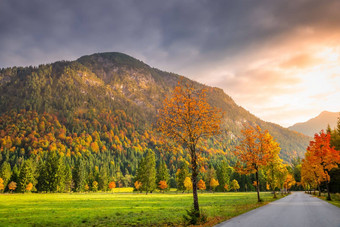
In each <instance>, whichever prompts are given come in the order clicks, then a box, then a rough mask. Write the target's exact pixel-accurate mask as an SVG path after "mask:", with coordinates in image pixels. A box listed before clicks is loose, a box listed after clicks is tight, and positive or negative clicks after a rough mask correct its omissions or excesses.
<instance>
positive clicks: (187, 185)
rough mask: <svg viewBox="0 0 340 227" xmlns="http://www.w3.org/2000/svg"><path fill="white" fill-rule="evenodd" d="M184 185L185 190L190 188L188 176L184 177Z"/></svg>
mask: <svg viewBox="0 0 340 227" xmlns="http://www.w3.org/2000/svg"><path fill="white" fill-rule="evenodd" d="M184 187H185V189H186V190H187V191H190V190H191V189H192V183H191V180H190V178H189V177H186V178H185V180H184Z"/></svg>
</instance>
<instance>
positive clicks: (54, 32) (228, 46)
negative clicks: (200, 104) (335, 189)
mask: <svg viewBox="0 0 340 227" xmlns="http://www.w3.org/2000/svg"><path fill="white" fill-rule="evenodd" d="M339 9H340V1H339V0H327V1H320V0H294V1H284V0H281V1H278V0H258V1H254V0H234V1H230V0H220V1H219V0H167V1H159V0H143V1H140V0H120V1H116V0H92V1H90V0H72V1H71V0H58V1H55V0H30V1H27V0H0V31H1V32H0V67H1V68H3V67H12V66H29V65H39V64H43V63H44V64H45V63H52V62H54V61H58V60H75V59H77V58H79V57H80V56H83V55H89V54H92V53H98V52H122V53H126V54H128V55H131V56H133V57H135V58H138V59H140V60H142V61H143V62H145V63H147V64H148V65H150V66H152V67H156V68H159V69H162V70H165V71H168V72H174V73H177V74H180V75H183V76H186V77H189V78H191V79H193V80H196V81H198V82H201V83H204V84H206V85H210V86H214V87H219V88H222V89H223V90H224V91H225V92H226V93H227V94H228V95H230V96H231V97H232V98H233V99H234V100H235V102H236V103H237V104H238V105H240V106H242V107H244V108H245V109H247V110H249V111H250V112H251V113H253V114H255V115H256V116H257V117H260V118H261V119H263V120H265V121H270V122H274V123H277V124H280V125H282V126H284V127H288V126H290V125H293V124H294V123H296V122H303V121H307V120H308V119H310V118H312V117H315V116H317V115H318V114H319V113H320V112H322V111H324V110H327V111H332V112H339V111H340V13H339Z"/></svg>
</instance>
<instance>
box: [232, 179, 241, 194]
mask: <svg viewBox="0 0 340 227" xmlns="http://www.w3.org/2000/svg"><path fill="white" fill-rule="evenodd" d="M239 188H240V185H239V184H238V181H237V180H236V179H234V180H232V181H231V183H230V189H233V190H234V191H235V192H236V191H237V190H238V189H239Z"/></svg>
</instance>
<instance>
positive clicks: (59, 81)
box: [0, 53, 310, 160]
mask: <svg viewBox="0 0 340 227" xmlns="http://www.w3.org/2000/svg"><path fill="white" fill-rule="evenodd" d="M179 78H180V76H179V75H177V74H174V73H168V72H164V71H161V70H158V69H155V68H152V67H150V66H148V65H146V64H145V63H143V62H141V61H139V60H137V59H135V58H132V57H130V56H128V55H125V54H122V53H98V54H93V55H89V56H83V57H81V58H79V59H77V60H76V61H70V62H68V61H61V62H55V63H53V64H47V65H40V66H39V67H12V68H5V69H1V70H0V114H4V113H8V111H10V110H13V109H14V110H17V111H20V110H21V109H25V110H34V111H37V112H38V113H44V112H46V113H51V114H55V115H56V116H58V119H60V120H61V121H62V122H65V123H64V124H65V128H66V130H69V132H70V133H71V132H74V130H75V129H74V128H70V127H71V126H70V125H72V124H73V123H72V124H71V123H70V119H72V118H74V116H75V115H79V114H84V113H87V112H89V111H90V110H91V114H92V115H91V116H94V117H95V114H94V112H93V110H98V111H101V110H107V111H116V110H123V111H124V112H125V113H126V115H127V116H128V117H129V118H131V119H132V120H131V121H132V122H133V124H135V127H136V129H137V130H140V131H141V133H142V131H143V130H145V129H150V128H152V125H153V123H154V122H155V119H156V115H157V109H159V108H160V107H161V104H162V101H163V100H164V98H165V97H166V96H167V95H169V94H170V92H171V91H172V89H173V87H174V86H175V85H176V84H177V82H178V80H179ZM184 80H189V79H186V78H184ZM192 82H193V83H194V84H195V86H197V87H198V88H202V87H205V88H209V89H210V92H209V95H208V100H209V102H210V104H211V105H213V106H217V107H219V108H221V109H222V110H223V111H224V112H225V119H224V126H223V127H224V128H225V129H226V132H227V138H228V139H227V140H225V141H226V143H227V147H228V148H224V150H227V149H228V150H232V149H233V146H234V144H235V141H236V140H237V138H238V137H239V136H240V130H241V128H242V123H245V122H249V123H256V124H258V125H260V126H261V127H262V128H264V129H268V130H269V131H270V133H271V134H272V135H273V136H274V138H275V139H276V140H277V141H278V142H279V143H280V144H281V148H282V155H281V156H282V157H283V158H284V159H285V160H289V159H290V158H291V157H295V156H296V155H300V156H303V154H304V152H305V149H306V146H307V145H308V142H309V140H310V138H309V137H307V136H305V135H303V134H301V133H297V132H294V131H290V130H288V129H286V128H283V127H281V126H279V125H277V124H273V123H269V122H264V121H262V120H261V119H259V118H257V117H255V116H254V115H253V114H251V113H249V112H248V111H246V110H245V109H244V108H242V107H240V106H238V105H237V104H236V103H235V102H234V101H233V99H232V98H231V97H230V96H228V95H227V94H225V93H224V92H223V90H222V89H219V88H212V87H208V86H206V85H203V84H200V83H197V82H194V81H192ZM87 117H88V116H87ZM211 146H213V145H211Z"/></svg>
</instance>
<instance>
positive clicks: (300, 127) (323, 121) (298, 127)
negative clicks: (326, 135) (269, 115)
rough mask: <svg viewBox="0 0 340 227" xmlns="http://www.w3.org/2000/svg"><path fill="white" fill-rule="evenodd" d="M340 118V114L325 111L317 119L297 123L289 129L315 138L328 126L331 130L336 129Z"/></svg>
mask: <svg viewBox="0 0 340 227" xmlns="http://www.w3.org/2000/svg"><path fill="white" fill-rule="evenodd" d="M339 116H340V115H339V112H328V111H323V112H322V113H320V114H319V115H318V116H316V117H315V118H312V119H310V120H308V121H306V122H302V123H296V124H294V125H293V126H290V127H288V128H289V129H290V130H294V131H297V132H300V133H303V134H305V135H307V136H314V134H315V133H318V132H320V131H321V130H322V129H323V130H326V129H327V126H328V125H329V126H330V127H331V129H334V128H335V127H336V124H337V120H338V117H339Z"/></svg>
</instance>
